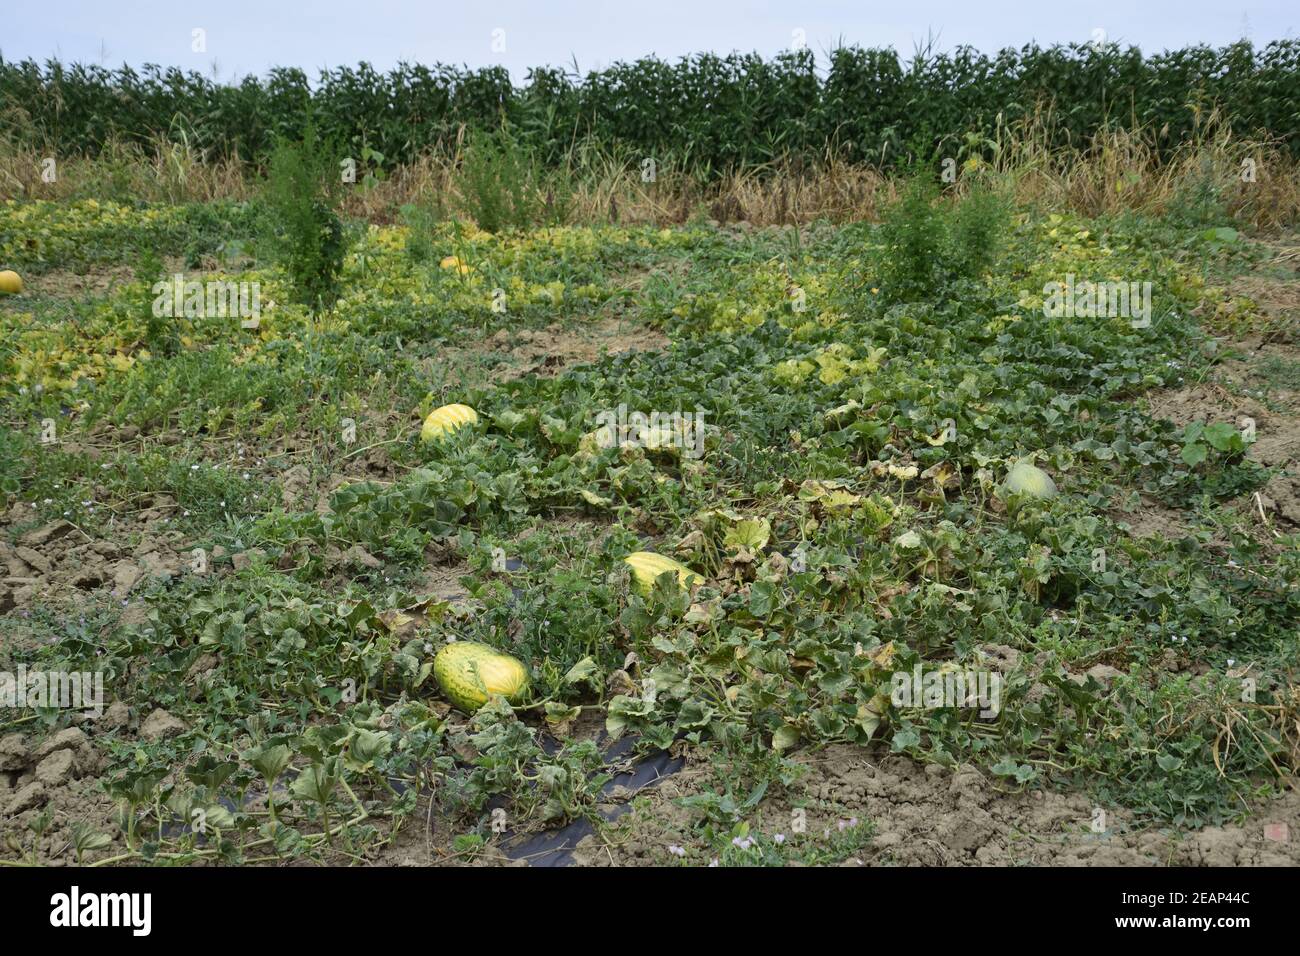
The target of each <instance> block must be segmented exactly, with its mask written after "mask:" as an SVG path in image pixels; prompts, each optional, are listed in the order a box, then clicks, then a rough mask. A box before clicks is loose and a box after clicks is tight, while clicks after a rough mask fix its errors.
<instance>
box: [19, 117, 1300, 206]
mask: <svg viewBox="0 0 1300 956" xmlns="http://www.w3.org/2000/svg"><path fill="white" fill-rule="evenodd" d="M1054 132H1055V130H1054V124H1053V120H1052V116H1051V113H1050V111H1049V110H1046V109H1044V110H1040V111H1039V112H1037V113H1036V114H1035V115H1034V116H1033V117H1031V118H1030V119H1029V120H1027V121H1026V122H1023V123H1020V124H1017V125H1016V126H1015V127H1008V128H1002V129H1000V130H999V131H998V133H997V136H996V139H995V141H994V142H993V143H992V144H991V147H990V151H991V152H992V155H993V159H992V161H991V162H989V161H987V160H975V161H973V162H971V163H970V164H967V165H966V167H965V168H967V169H978V170H979V171H980V174H981V175H982V176H984V177H986V178H989V177H991V178H993V179H995V180H997V181H998V182H1000V183H1001V184H1002V186H1003V187H1004V189H1005V190H1006V191H1007V192H1009V194H1011V195H1012V196H1013V197H1014V198H1015V199H1016V200H1017V201H1018V202H1020V203H1024V204H1031V205H1039V206H1042V207H1044V208H1049V209H1054V210H1069V211H1073V212H1077V213H1080V214H1082V215H1086V216H1097V215H1104V214H1110V213H1116V212H1120V211H1123V210H1134V211H1141V212H1147V213H1152V214H1165V213H1169V212H1172V211H1177V210H1178V209H1179V208H1184V209H1185V208H1188V207H1189V205H1194V204H1195V203H1197V202H1204V201H1205V199H1206V197H1210V198H1211V200H1212V202H1213V203H1214V204H1215V205H1216V206H1217V207H1219V208H1221V209H1222V210H1223V211H1224V212H1226V213H1228V214H1229V215H1231V216H1233V217H1234V218H1235V219H1236V220H1237V221H1238V222H1240V223H1242V224H1244V225H1247V226H1249V227H1252V228H1254V229H1256V230H1259V231H1264V232H1273V231H1276V230H1280V229H1284V228H1286V227H1288V226H1294V225H1295V224H1296V223H1298V222H1300V164H1297V163H1296V161H1295V160H1293V159H1291V158H1290V156H1289V155H1288V154H1287V153H1286V152H1285V151H1284V150H1282V149H1281V148H1280V147H1279V146H1278V144H1277V143H1275V142H1272V141H1270V140H1267V139H1243V138H1238V137H1234V136H1233V135H1231V133H1229V131H1228V130H1227V129H1226V127H1225V126H1224V124H1223V123H1221V122H1220V121H1219V119H1218V117H1217V116H1216V115H1214V114H1209V115H1207V116H1206V117H1205V118H1204V121H1203V122H1201V123H1200V124H1198V126H1197V129H1196V132H1195V135H1194V136H1193V137H1192V138H1191V139H1190V140H1189V141H1187V142H1186V143H1184V144H1182V145H1181V146H1180V147H1179V148H1178V149H1177V150H1175V152H1174V154H1173V155H1172V157H1170V158H1168V159H1166V160H1164V161H1161V159H1160V158H1159V152H1158V150H1157V148H1156V144H1157V143H1158V142H1159V141H1160V137H1161V135H1162V134H1161V131H1159V130H1150V129H1145V130H1143V129H1139V130H1136V131H1133V130H1125V129H1118V128H1116V129H1109V130H1106V131H1103V132H1102V133H1099V134H1098V135H1097V136H1095V137H1094V138H1093V139H1092V141H1091V142H1089V143H1086V144H1081V145H1079V146H1077V147H1076V146H1067V147H1059V146H1053V145H1051V144H1052V143H1053V142H1055V141H1056V140H1055V138H1054ZM462 145H463V144H462V143H459V142H458V143H457V144H456V146H455V147H454V148H453V149H451V150H450V151H448V152H446V153H428V154H425V155H423V156H421V157H420V158H419V159H418V160H416V161H415V162H412V163H409V164H407V165H404V166H401V167H399V168H397V169H395V170H393V171H391V172H390V173H388V175H387V176H386V177H385V178H384V179H382V180H380V181H378V182H375V183H373V184H372V185H368V186H362V185H358V186H357V187H356V188H354V189H352V190H351V192H350V193H349V194H348V196H347V198H346V200H345V211H346V212H347V213H348V214H350V215H353V216H357V217H361V218H365V219H368V220H370V221H373V222H391V221H394V220H395V219H397V218H398V216H399V215H400V213H399V210H400V208H401V207H402V206H403V205H406V204H409V203H417V204H424V205H426V206H428V207H430V208H433V209H435V210H436V211H439V212H442V213H444V214H455V213H459V212H461V211H463V209H464V208H465V206H466V203H465V201H464V196H463V176H462V170H463V157H464V153H463V149H462ZM44 159H45V156H44V155H43V153H42V151H40V150H38V149H35V148H32V147H28V146H23V145H19V144H16V143H14V142H6V141H0V198H23V197H26V198H47V199H68V198H78V197H91V196H93V197H95V198H101V199H103V198H114V199H120V200H146V201H161V202H204V201H210V200H213V199H221V198H225V199H247V198H250V197H251V196H253V195H255V194H256V192H257V190H258V187H259V172H258V171H257V170H254V169H252V168H250V167H247V166H244V165H241V164H239V163H236V162H232V161H217V162H210V161H207V160H206V159H205V157H204V156H203V155H202V154H201V152H200V151H198V150H196V149H194V148H193V147H192V146H191V145H190V144H189V143H188V142H185V141H184V140H182V141H180V142H172V141H167V140H161V139H160V140H156V141H154V142H153V143H152V144H150V145H149V146H148V147H144V148H142V147H139V146H135V145H127V144H121V143H114V144H111V145H110V146H109V147H108V148H106V149H105V150H104V151H103V152H101V153H100V155H99V156H97V157H95V158H93V159H91V158H85V157H67V158H61V159H60V160H59V165H58V167H57V172H58V176H57V179H56V180H55V181H54V182H44V181H43V180H42V176H41V171H42V161H43V160H44ZM1247 160H1250V161H1253V163H1254V173H1255V179H1254V181H1253V182H1251V181H1247V180H1245V179H1243V176H1242V171H1243V168H1244V166H1243V163H1244V162H1245V161H1247ZM545 175H546V177H547V179H546V181H545V183H543V184H539V185H537V186H536V187H535V189H536V192H537V194H538V195H537V199H538V203H539V205H540V206H543V207H550V208H551V209H556V208H558V209H559V210H560V215H559V218H562V219H563V220H565V221H568V222H573V223H596V222H609V221H616V222H621V223H630V224H655V225H667V224H672V223H680V222H685V221H687V220H690V219H715V220H718V221H720V222H734V221H742V220H744V221H748V222H750V223H752V224H754V225H778V224H785V223H796V222H809V221H813V220H818V219H826V220H830V221H833V222H847V221H856V220H874V219H876V218H877V213H878V211H879V209H880V208H881V206H882V205H883V204H885V203H886V202H888V201H889V199H890V198H891V197H892V196H893V195H894V193H895V180H894V178H893V177H892V176H891V175H890V174H888V173H886V172H882V171H881V170H880V169H878V168H876V167H873V166H868V165H854V164H850V163H846V162H844V161H843V160H841V159H839V158H837V157H836V156H835V155H834V154H833V153H831V152H829V151H828V153H827V154H826V155H825V156H823V157H822V158H821V159H820V160H819V161H818V162H815V163H805V162H803V161H802V160H801V159H799V158H797V157H796V158H792V159H787V160H783V161H780V162H777V163H773V164H770V165H767V166H763V167H755V168H748V169H744V170H739V171H732V172H727V173H724V174H722V175H721V176H716V177H712V178H710V179H707V180H706V179H705V178H704V177H702V176H700V175H698V174H697V173H696V172H695V171H694V170H692V169H689V168H687V167H686V166H684V165H683V164H680V163H676V162H673V161H663V162H660V163H659V165H658V167H657V168H656V170H655V176H654V180H653V181H645V180H644V179H643V177H642V170H641V169H640V165H639V162H638V161H636V160H635V159H632V158H622V157H618V156H611V155H608V154H606V153H602V152H600V151H597V150H594V149H590V148H584V147H575V148H574V149H573V150H572V151H571V153H570V155H569V157H568V158H567V160H566V162H564V163H563V164H561V166H560V167H559V168H557V169H554V170H550V171H548V172H547V173H546V174H545ZM964 178H965V179H968V180H969V179H970V178H972V177H964ZM960 183H961V180H959V185H958V187H957V188H958V191H960V189H961V185H960Z"/></svg>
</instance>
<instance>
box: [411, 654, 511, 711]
mask: <svg viewBox="0 0 1300 956" xmlns="http://www.w3.org/2000/svg"><path fill="white" fill-rule="evenodd" d="M433 678H434V680H436V681H437V682H438V687H440V688H441V689H442V692H443V694H445V695H446V697H447V699H448V700H449V701H451V702H452V704H453V705H455V706H456V707H457V708H459V709H460V710H463V711H464V712H465V713H467V714H472V713H474V712H475V711H476V710H478V709H479V708H480V707H482V706H483V705H484V704H486V703H487V702H488V698H490V697H493V696H495V695H497V694H500V695H501V696H502V697H504V698H505V699H506V700H508V701H509V702H510V703H512V704H517V703H519V702H520V701H521V700H522V699H523V697H524V694H525V693H526V692H527V690H528V670H527V668H525V667H524V665H523V662H522V661H520V660H519V659H518V658H514V657H511V656H510V655H509V654H502V653H501V652H500V651H498V650H496V649H495V648H493V647H489V646H488V645H487V644H480V643H478V642H477V641H456V642H455V643H452V644H448V645H447V646H446V647H444V648H443V649H442V650H440V651H439V652H438V654H437V656H436V657H434V659H433Z"/></svg>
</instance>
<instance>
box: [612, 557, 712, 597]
mask: <svg viewBox="0 0 1300 956" xmlns="http://www.w3.org/2000/svg"><path fill="white" fill-rule="evenodd" d="M623 561H624V563H625V564H627V566H628V567H630V568H631V569H632V579H633V581H635V582H636V586H637V588H638V589H639V590H640V591H641V592H642V593H643V594H649V593H650V589H651V588H652V587H654V583H655V580H656V579H657V578H658V577H659V575H661V574H664V573H665V572H668V571H672V572H673V573H675V574H676V575H677V583H678V584H679V585H681V586H682V587H683V588H689V587H691V586H692V585H695V584H699V583H701V582H702V581H703V580H704V579H703V578H702V577H700V575H698V574H696V573H695V572H694V571H692V570H691V569H690V568H688V567H687V566H686V565H684V564H682V563H681V562H680V561H674V560H673V559H672V558H666V557H664V556H663V555H662V554H655V553H654V552H653V551H637V552H634V553H633V554H629V555H628V556H627V557H626V558H624V559H623Z"/></svg>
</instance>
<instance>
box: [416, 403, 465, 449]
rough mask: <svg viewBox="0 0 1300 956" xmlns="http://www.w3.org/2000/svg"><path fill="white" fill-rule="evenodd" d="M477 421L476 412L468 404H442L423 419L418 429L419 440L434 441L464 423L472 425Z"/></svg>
mask: <svg viewBox="0 0 1300 956" xmlns="http://www.w3.org/2000/svg"><path fill="white" fill-rule="evenodd" d="M477 421H478V413H477V412H475V411H474V409H472V408H470V407H469V406H468V405H443V406H442V407H441V408H435V409H434V410H433V411H431V412H430V413H429V417H428V418H426V419H425V420H424V427H423V428H422V429H420V440H421V441H436V440H437V439H439V438H444V437H446V436H447V435H450V434H451V433H452V432H454V431H456V430H457V429H458V428H461V427H462V426H464V425H473V424H475V423H476V422H477Z"/></svg>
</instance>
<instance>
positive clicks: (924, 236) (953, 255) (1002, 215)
mask: <svg viewBox="0 0 1300 956" xmlns="http://www.w3.org/2000/svg"><path fill="white" fill-rule="evenodd" d="M1007 214H1008V208H1007V205H1006V202H1005V201H1004V200H1003V199H1002V197H1000V196H999V195H997V194H996V193H995V192H993V191H992V190H991V189H989V188H987V187H985V186H976V187H975V188H974V189H972V190H971V192H970V193H969V195H968V196H967V197H966V198H964V199H962V200H960V201H958V202H954V203H949V204H945V203H944V201H943V200H942V199H940V197H939V189H938V186H937V185H935V183H934V181H933V179H932V178H930V177H929V176H928V175H925V174H923V173H922V174H913V175H912V176H911V177H909V178H908V180H907V181H906V183H905V184H904V187H903V191H902V194H901V195H900V196H899V198H898V199H897V200H896V201H895V202H894V203H892V204H890V205H889V206H887V207H886V209H885V211H884V213H883V215H882V216H881V221H880V229H879V232H878V233H877V236H878V239H879V248H878V251H877V254H876V256H875V258H874V264H873V265H874V272H873V277H872V278H873V282H874V283H876V284H878V285H879V288H880V293H881V295H882V297H883V299H884V300H885V301H886V302H890V303H897V302H915V301H918V300H920V299H923V298H932V297H934V296H935V295H936V293H937V292H938V290H939V289H940V287H942V286H944V285H946V284H950V283H954V282H957V281H960V280H966V279H976V278H978V277H979V276H981V275H983V274H984V273H985V272H986V271H987V270H988V269H989V268H990V267H992V266H993V265H994V263H995V262H996V261H997V257H998V254H999V252H1000V250H1001V248H1002V244H1003V241H1004V238H1005V236H1006V227H1007V221H1008V215H1007Z"/></svg>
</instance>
